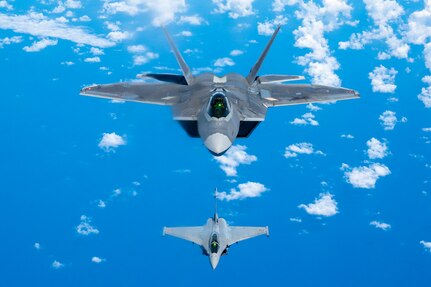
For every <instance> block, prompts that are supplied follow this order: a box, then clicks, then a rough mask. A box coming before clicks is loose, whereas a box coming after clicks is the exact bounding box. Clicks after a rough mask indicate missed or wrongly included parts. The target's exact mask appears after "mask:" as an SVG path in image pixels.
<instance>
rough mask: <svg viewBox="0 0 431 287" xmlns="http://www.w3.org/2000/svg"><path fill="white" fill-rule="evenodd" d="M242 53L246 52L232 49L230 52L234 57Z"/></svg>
mask: <svg viewBox="0 0 431 287" xmlns="http://www.w3.org/2000/svg"><path fill="white" fill-rule="evenodd" d="M242 54H244V51H242V50H232V51H230V53H229V55H231V56H232V57H236V56H239V55H242Z"/></svg>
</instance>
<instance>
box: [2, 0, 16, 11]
mask: <svg viewBox="0 0 431 287" xmlns="http://www.w3.org/2000/svg"><path fill="white" fill-rule="evenodd" d="M0 8H6V9H7V10H13V6H12V5H10V4H9V3H7V1H5V0H2V1H0Z"/></svg>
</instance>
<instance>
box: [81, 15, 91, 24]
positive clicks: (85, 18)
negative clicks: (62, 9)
mask: <svg viewBox="0 0 431 287" xmlns="http://www.w3.org/2000/svg"><path fill="white" fill-rule="evenodd" d="M79 21H81V22H90V21H91V18H90V17H89V16H87V15H84V16H81V17H79Z"/></svg>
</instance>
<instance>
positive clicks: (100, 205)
mask: <svg viewBox="0 0 431 287" xmlns="http://www.w3.org/2000/svg"><path fill="white" fill-rule="evenodd" d="M97 207H99V208H105V207H106V203H105V202H104V201H103V200H101V199H99V201H98V202H97Z"/></svg>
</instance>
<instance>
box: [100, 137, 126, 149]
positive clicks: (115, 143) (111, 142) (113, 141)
mask: <svg viewBox="0 0 431 287" xmlns="http://www.w3.org/2000/svg"><path fill="white" fill-rule="evenodd" d="M125 144H126V141H125V140H124V139H123V137H122V136H119V135H117V134H116V133H103V137H102V140H101V141H100V142H99V147H100V148H101V149H103V150H105V151H113V149H115V148H117V147H119V146H122V145H125Z"/></svg>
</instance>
